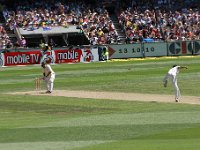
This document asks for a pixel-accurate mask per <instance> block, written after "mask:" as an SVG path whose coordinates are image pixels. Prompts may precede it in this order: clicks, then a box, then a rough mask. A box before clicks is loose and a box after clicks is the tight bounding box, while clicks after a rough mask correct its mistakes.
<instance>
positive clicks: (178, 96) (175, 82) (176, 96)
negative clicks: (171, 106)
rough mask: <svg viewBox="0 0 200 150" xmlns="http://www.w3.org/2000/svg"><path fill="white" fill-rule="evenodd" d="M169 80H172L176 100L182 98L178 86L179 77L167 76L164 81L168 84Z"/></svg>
mask: <svg viewBox="0 0 200 150" xmlns="http://www.w3.org/2000/svg"><path fill="white" fill-rule="evenodd" d="M169 78H171V79H172V84H173V86H174V90H175V99H176V100H178V99H179V98H180V96H181V94H180V90H179V87H178V84H177V77H176V75H171V74H166V76H165V77H164V79H163V81H164V82H165V83H167V80H168V79H169Z"/></svg>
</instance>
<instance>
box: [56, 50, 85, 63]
mask: <svg viewBox="0 0 200 150" xmlns="http://www.w3.org/2000/svg"><path fill="white" fill-rule="evenodd" d="M54 53H55V63H74V62H80V60H81V57H82V56H83V54H82V50H81V49H79V48H77V49H73V50H72V49H67V50H54Z"/></svg>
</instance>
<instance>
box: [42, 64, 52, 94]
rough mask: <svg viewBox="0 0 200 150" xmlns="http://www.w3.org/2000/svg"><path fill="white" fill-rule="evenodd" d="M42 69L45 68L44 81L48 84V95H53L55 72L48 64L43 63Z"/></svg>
mask: <svg viewBox="0 0 200 150" xmlns="http://www.w3.org/2000/svg"><path fill="white" fill-rule="evenodd" d="M41 67H42V68H43V78H42V79H43V80H44V81H45V84H46V89H47V91H46V93H49V94H50V93H52V92H53V82H54V80H55V72H54V71H53V69H52V68H51V66H50V64H47V63H46V62H42V64H41Z"/></svg>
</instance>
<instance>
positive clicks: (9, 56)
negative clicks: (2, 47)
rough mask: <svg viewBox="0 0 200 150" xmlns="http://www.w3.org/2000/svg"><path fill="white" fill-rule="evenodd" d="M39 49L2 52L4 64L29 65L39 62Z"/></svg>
mask: <svg viewBox="0 0 200 150" xmlns="http://www.w3.org/2000/svg"><path fill="white" fill-rule="evenodd" d="M41 56H42V54H41V52H40V51H28V52H8V53H4V65H5V66H12V65H29V64H39V63H40V59H41Z"/></svg>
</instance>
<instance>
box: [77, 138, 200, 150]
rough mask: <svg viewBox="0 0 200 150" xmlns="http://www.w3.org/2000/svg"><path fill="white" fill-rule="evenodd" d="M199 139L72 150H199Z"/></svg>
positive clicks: (120, 142)
mask: <svg viewBox="0 0 200 150" xmlns="http://www.w3.org/2000/svg"><path fill="white" fill-rule="evenodd" d="M199 147H200V139H178V140H175V139H168V140H159V139H156V140H151V139H148V140H145V139H142V140H127V141H119V142H112V143H105V144H99V145H95V146H87V147H83V148H76V149H73V150H199Z"/></svg>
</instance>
